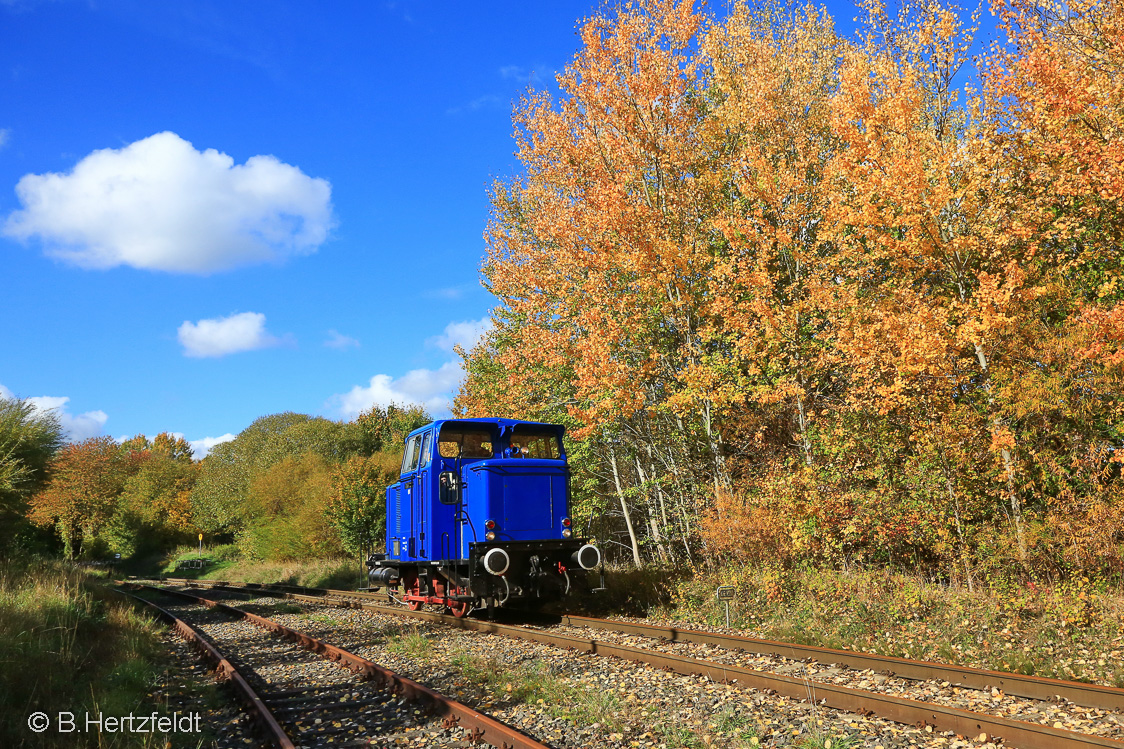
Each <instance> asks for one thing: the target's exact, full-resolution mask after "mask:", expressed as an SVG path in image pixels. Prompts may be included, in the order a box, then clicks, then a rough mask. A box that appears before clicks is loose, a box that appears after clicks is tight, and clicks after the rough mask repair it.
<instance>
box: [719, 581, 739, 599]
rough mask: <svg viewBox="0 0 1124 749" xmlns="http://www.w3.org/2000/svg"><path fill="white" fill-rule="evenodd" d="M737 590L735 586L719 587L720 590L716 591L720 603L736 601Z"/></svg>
mask: <svg viewBox="0 0 1124 749" xmlns="http://www.w3.org/2000/svg"><path fill="white" fill-rule="evenodd" d="M735 590H736V589H735V588H734V586H733V585H719V586H718V589H717V590H716V591H714V593H715V595H716V596H717V597H718V600H719V601H732V600H734V591H735Z"/></svg>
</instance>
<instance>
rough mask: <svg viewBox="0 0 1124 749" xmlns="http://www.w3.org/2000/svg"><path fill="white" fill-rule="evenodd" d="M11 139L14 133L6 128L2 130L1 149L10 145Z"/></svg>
mask: <svg viewBox="0 0 1124 749" xmlns="http://www.w3.org/2000/svg"><path fill="white" fill-rule="evenodd" d="M11 137H12V131H11V130H9V129H8V128H6V127H4V128H0V148H3V147H4V146H6V145H8V141H9V140H11Z"/></svg>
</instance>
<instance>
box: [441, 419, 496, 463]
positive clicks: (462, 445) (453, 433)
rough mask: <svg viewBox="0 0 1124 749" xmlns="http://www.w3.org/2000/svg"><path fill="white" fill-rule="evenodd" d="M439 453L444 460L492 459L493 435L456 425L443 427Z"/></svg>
mask: <svg viewBox="0 0 1124 749" xmlns="http://www.w3.org/2000/svg"><path fill="white" fill-rule="evenodd" d="M437 452H438V453H439V454H440V455H441V457H442V458H490V457H492V433H491V432H490V431H488V430H487V429H480V428H474V427H464V426H457V425H456V424H451V425H448V426H443V427H441V436H440V437H439V438H438V439H437Z"/></svg>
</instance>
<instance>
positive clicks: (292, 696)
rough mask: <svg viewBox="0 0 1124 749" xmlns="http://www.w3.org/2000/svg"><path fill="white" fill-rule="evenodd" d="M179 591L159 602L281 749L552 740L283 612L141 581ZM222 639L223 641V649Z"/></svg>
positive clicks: (536, 746)
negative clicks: (285, 620) (303, 628)
mask: <svg viewBox="0 0 1124 749" xmlns="http://www.w3.org/2000/svg"><path fill="white" fill-rule="evenodd" d="M134 587H136V588H139V589H140V590H141V591H143V592H145V593H146V594H147V596H152V595H153V594H155V595H157V596H162V597H167V598H172V599H174V600H175V603H173V604H168V605H166V607H161V606H159V605H157V604H156V603H154V602H153V601H151V600H148V597H142V596H138V595H133V594H131V593H127V592H125V591H120V592H123V593H125V594H126V595H129V596H130V597H131V598H133V600H135V601H137V602H139V603H143V604H144V605H146V606H149V607H151V608H152V609H154V610H155V611H156V612H157V614H158V616H160V618H162V619H164V620H165V621H167V622H169V623H170V624H172V625H173V627H174V628H175V629H176V631H177V632H179V633H180V634H181V635H183V636H184V637H185V638H186V639H188V640H189V641H191V642H192V643H193V644H195V645H196V647H197V648H199V649H200V650H201V651H202V652H203V653H204V655H205V656H207V658H208V660H210V661H211V662H212V663H213V664H214V665H215V666H216V670H217V672H218V674H219V676H220V678H223V679H226V680H229V681H230V682H231V683H232V684H233V686H234V688H235V690H236V692H237V694H238V695H239V696H240V698H241V699H242V702H243V703H244V704H245V705H246V706H247V707H248V708H249V710H250V712H251V713H252V714H253V715H254V717H255V718H256V719H257V720H258V722H259V724H260V725H261V726H262V729H263V731H264V734H265V737H266V741H267V742H268V743H269V744H270V745H272V746H275V747H279V748H280V749H308V748H310V747H320V746H332V747H341V746H391V745H397V744H400V743H409V744H412V745H418V742H421V745H424V746H435V747H436V746H446V747H468V746H478V745H481V744H491V745H492V746H495V747H497V748H498V749H546V746H545V745H543V744H541V743H540V742H538V741H536V740H535V739H533V738H531V737H529V736H526V735H524V734H522V733H520V732H519V731H517V730H515V729H513V728H511V727H509V726H506V725H504V724H502V723H499V722H498V721H495V720H493V719H492V718H490V717H488V716H487V715H484V714H482V713H480V712H478V711H476V710H473V709H471V708H469V707H467V706H465V705H463V704H461V703H460V702H457V701H456V700H453V699H450V698H449V697H446V696H444V695H442V694H439V693H437V692H435V691H434V690H432V689H429V688H428V687H425V686H423V685H421V684H418V683H417V682H414V681H412V680H410V679H407V678H405V677H402V676H399V675H398V674H395V673H393V672H392V671H390V670H388V669H385V668H383V667H381V666H379V665H377V664H375V663H373V662H371V661H369V660H367V659H366V658H363V657H361V656H358V655H355V654H354V653H351V652H348V651H347V650H344V649H342V648H338V647H336V646H334V645H331V644H329V643H326V642H323V641H322V640H319V639H317V638H314V637H311V636H310V635H308V634H305V633H303V632H299V631H297V630H294V629H292V628H289V627H286V626H284V625H283V624H280V623H279V622H276V621H273V620H271V619H267V618H265V617H261V616H258V615H256V614H252V613H250V612H247V611H243V610H241V609H238V608H235V607H233V606H229V605H227V604H224V603H221V602H218V601H214V600H210V599H207V598H203V597H201V596H197V595H194V594H191V593H187V592H183V591H177V590H172V589H168V588H160V587H154V586H149V585H135V586H134ZM213 642H220V643H222V647H223V649H224V650H226V651H227V655H226V656H224V655H223V654H222V653H220V652H219V650H218V648H217V647H216V646H215V645H214V644H213Z"/></svg>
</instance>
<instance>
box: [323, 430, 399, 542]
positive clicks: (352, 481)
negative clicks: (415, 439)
mask: <svg viewBox="0 0 1124 749" xmlns="http://www.w3.org/2000/svg"><path fill="white" fill-rule="evenodd" d="M399 463H400V456H399V455H398V453H397V452H391V451H389V450H388V451H384V452H380V453H376V454H375V455H372V456H370V457H362V456H355V457H352V458H350V459H349V460H347V461H346V462H344V463H341V464H340V465H339V466H337V467H336V469H335V471H333V473H332V488H333V494H332V498H331V501H330V502H329V503H328V508H327V512H328V519H329V520H330V521H331V523H332V525H333V526H335V528H336V532H337V533H339V537H340V540H341V541H342V542H343V545H344V548H346V549H347V550H348V551H349V552H351V553H353V554H355V553H359V552H362V551H364V550H366V549H369V548H371V547H372V546H373V545H375V544H377V543H378V542H379V541H380V540H381V539H383V538H384V537H385V534H386V487H387V486H389V485H390V484H391V483H393V482H394V481H395V480H397V478H398V468H399Z"/></svg>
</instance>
